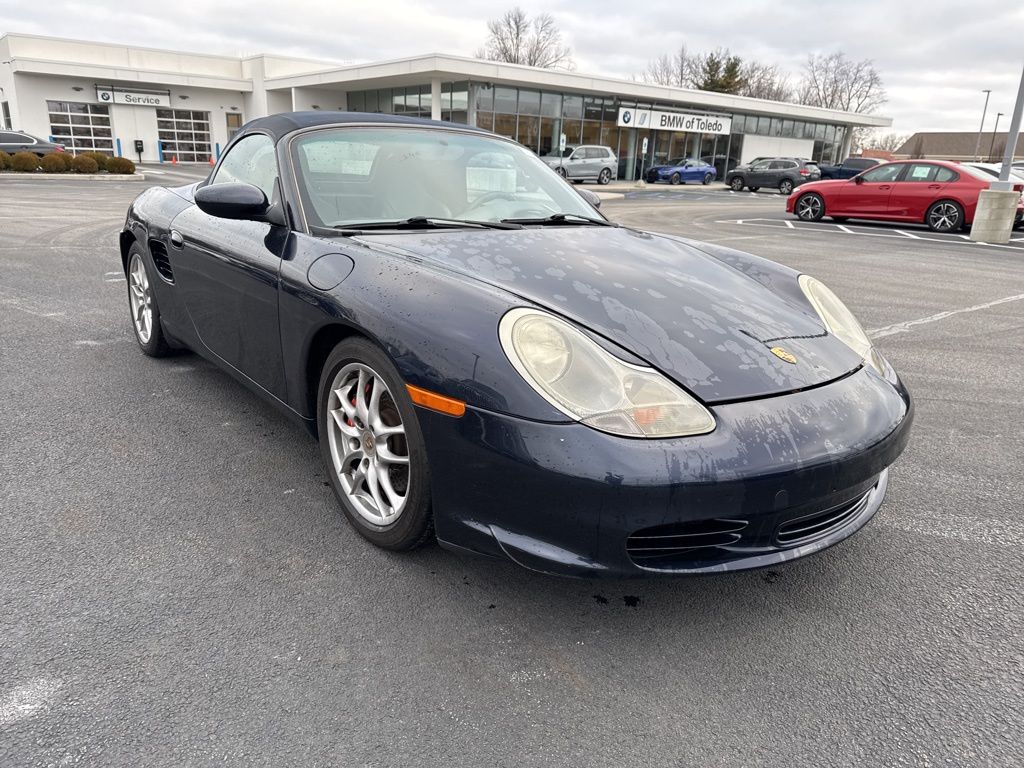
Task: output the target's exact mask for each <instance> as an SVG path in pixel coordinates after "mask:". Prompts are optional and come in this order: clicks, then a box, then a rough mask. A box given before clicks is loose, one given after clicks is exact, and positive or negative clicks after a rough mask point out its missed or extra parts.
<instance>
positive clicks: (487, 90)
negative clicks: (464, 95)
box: [476, 84, 494, 112]
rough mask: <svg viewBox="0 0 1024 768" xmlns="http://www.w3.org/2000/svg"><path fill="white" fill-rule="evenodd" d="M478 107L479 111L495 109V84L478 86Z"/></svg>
mask: <svg viewBox="0 0 1024 768" xmlns="http://www.w3.org/2000/svg"><path fill="white" fill-rule="evenodd" d="M476 109H477V112H493V111H494V86H493V85H482V84H478V85H477V86H476Z"/></svg>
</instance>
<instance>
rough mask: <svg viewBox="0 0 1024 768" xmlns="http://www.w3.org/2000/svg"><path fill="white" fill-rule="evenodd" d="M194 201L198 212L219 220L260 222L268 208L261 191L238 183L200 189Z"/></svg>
mask: <svg viewBox="0 0 1024 768" xmlns="http://www.w3.org/2000/svg"><path fill="white" fill-rule="evenodd" d="M195 200H196V205H197V206H199V210H201V211H202V212H203V213H207V214H209V215H210V216H216V217H217V218H219V219H253V220H256V221H262V220H264V217H265V216H266V214H267V209H268V208H270V203H269V202H268V201H267V196H266V195H265V194H263V190H262V189H260V188H259V187H255V186H253V185H252V184H242V183H240V182H230V183H225V184H210V185H208V186H205V187H201V188H200V189H198V190H196V195H195Z"/></svg>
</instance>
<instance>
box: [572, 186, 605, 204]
mask: <svg viewBox="0 0 1024 768" xmlns="http://www.w3.org/2000/svg"><path fill="white" fill-rule="evenodd" d="M576 191H577V192H579V193H580V197H582V198H583V199H584V200H586V201H587V202H588V203H590V205H591V206H593V207H594V208H600V207H601V198H600V197H598V196H597V194H596V193H595V192H591V191H590V190H589V189H584V188H583V187H576Z"/></svg>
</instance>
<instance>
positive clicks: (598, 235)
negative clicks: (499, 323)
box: [358, 227, 861, 403]
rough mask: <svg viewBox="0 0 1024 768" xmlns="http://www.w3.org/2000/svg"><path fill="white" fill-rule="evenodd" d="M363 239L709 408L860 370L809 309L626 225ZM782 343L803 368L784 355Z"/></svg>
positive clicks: (674, 242)
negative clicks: (497, 293)
mask: <svg viewBox="0 0 1024 768" xmlns="http://www.w3.org/2000/svg"><path fill="white" fill-rule="evenodd" d="M358 239H359V240H360V241H361V242H362V243H364V244H365V245H368V246H370V247H375V248H378V249H381V250H385V251H388V252H390V253H392V254H396V255H403V256H405V257H407V258H414V259H417V260H424V261H429V262H433V263H435V264H437V265H440V266H442V267H445V268H448V269H452V270H455V271H457V272H459V273H461V274H463V275H466V276H469V277H472V278H475V279H478V280H482V281H484V282H486V283H489V284H491V285H494V286H497V287H499V288H502V289H504V290H506V291H508V292H510V293H513V294H516V295H518V296H520V297H522V298H523V299H525V300H526V301H529V302H532V303H534V304H538V305H540V306H543V307H546V308H547V309H550V310H551V311H552V312H555V313H557V314H560V315H562V316H564V317H567V318H569V319H571V320H573V321H575V322H576V323H578V324H580V325H582V326H585V327H586V328H589V329H590V330H591V331H593V332H596V333H597V334H599V335H601V336H604V337H605V338H607V339H609V340H611V341H612V342H614V343H615V344H618V345H619V346H621V347H623V348H624V349H625V350H627V351H629V352H631V353H633V354H635V355H637V356H638V357H640V358H642V359H644V360H646V361H647V362H648V363H650V364H651V365H653V366H654V367H656V368H658V369H659V370H661V371H662V372H663V373H665V374H666V375H668V376H670V377H671V378H673V379H674V380H675V381H677V382H678V383H680V384H682V385H683V386H684V387H686V388H687V389H689V390H690V391H691V392H693V393H694V394H696V395H697V396H698V397H699V398H701V399H702V400H704V401H705V402H708V403H716V402H722V401H728V400H739V399H749V398H755V397H764V396H768V395H774V394H781V393H784V392H791V391H793V390H798V389H804V388H807V387H812V386H816V385H819V384H824V383H826V382H828V381H831V380H833V379H836V378H838V377H840V376H843V375H845V374H847V373H849V372H850V371H852V370H855V369H856V368H857V367H858V366H859V365H860V364H861V360H860V358H859V356H858V355H857V354H856V353H854V352H853V351H852V350H851V349H850V348H849V347H847V346H846V345H845V344H843V343H842V342H841V341H839V340H838V339H836V338H835V337H834V336H832V335H831V334H828V333H827V332H826V331H825V329H824V327H823V326H822V323H821V321H820V320H819V319H818V317H817V316H816V315H815V314H814V312H813V310H812V309H811V308H810V307H809V306H808V307H802V306H798V305H796V304H794V303H791V302H790V301H789V300H787V299H785V298H782V297H780V296H777V295H776V294H774V293H772V292H770V291H769V290H768V289H767V288H765V287H764V286H762V285H761V284H760V283H758V282H756V281H755V280H754V279H752V278H751V277H748V276H747V275H745V274H743V273H741V272H739V271H737V270H736V269H734V268H732V267H730V266H728V265H726V264H725V263H723V262H721V261H719V260H718V259H716V258H714V257H713V256H710V255H708V254H706V253H704V252H703V251H700V250H699V249H697V248H694V247H693V246H690V245H687V244H685V243H682V242H679V241H677V240H674V239H672V238H669V237H664V236H660V235H652V234H649V233H645V232H638V231H635V230H631V229H626V228H620V227H615V228H611V227H572V228H568V227H549V228H525V229H522V230H512V231H501V232H496V231H493V230H487V231H476V230H474V231H465V230H460V231H455V232H451V231H449V232H430V233H422V234H421V233H411V232H410V233H402V234H389V235H364V236H360V237H359V238H358ZM495 335H497V329H496V328H495ZM772 347H782V348H783V349H784V350H786V351H787V352H789V353H791V354H792V355H793V356H795V358H796V362H795V363H791V362H786V361H785V360H783V359H780V357H778V356H776V355H775V354H774V353H772V352H771V349H772Z"/></svg>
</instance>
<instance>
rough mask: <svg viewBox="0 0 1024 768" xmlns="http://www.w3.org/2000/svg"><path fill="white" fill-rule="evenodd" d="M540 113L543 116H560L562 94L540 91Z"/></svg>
mask: <svg viewBox="0 0 1024 768" xmlns="http://www.w3.org/2000/svg"><path fill="white" fill-rule="evenodd" d="M540 113H541V115H543V116H544V117H561V115H562V94H560V93H542V94H541V95H540Z"/></svg>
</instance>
